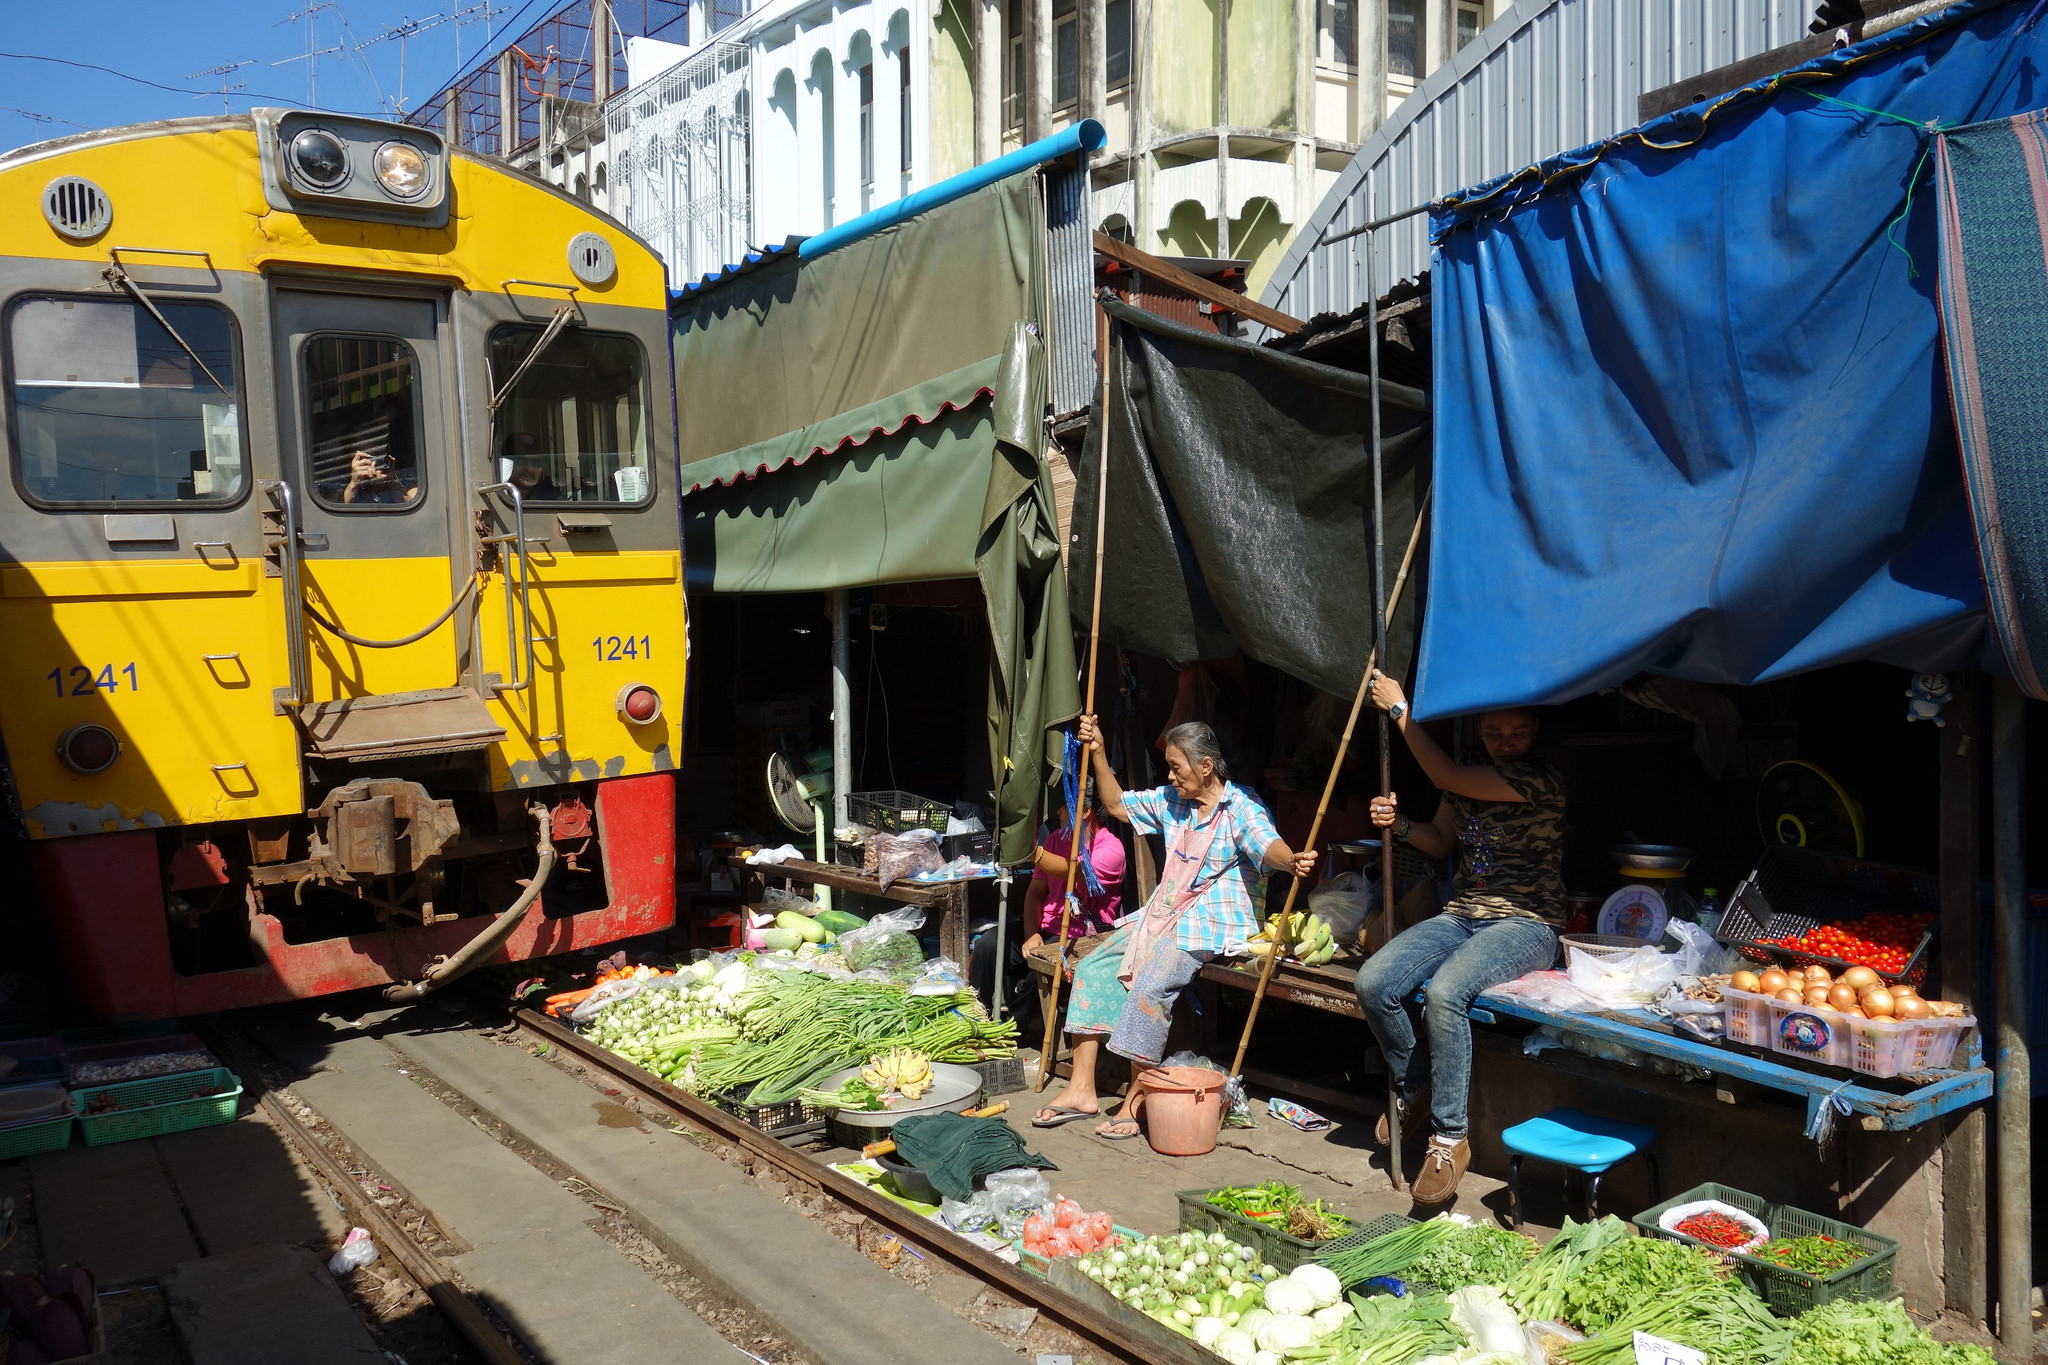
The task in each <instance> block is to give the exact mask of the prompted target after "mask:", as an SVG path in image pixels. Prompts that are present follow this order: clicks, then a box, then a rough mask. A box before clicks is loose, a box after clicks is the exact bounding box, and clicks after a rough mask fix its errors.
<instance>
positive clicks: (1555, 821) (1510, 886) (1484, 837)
mask: <svg viewBox="0 0 2048 1365" xmlns="http://www.w3.org/2000/svg"><path fill="white" fill-rule="evenodd" d="M1495 771H1496V772H1498V773H1499V774H1500V776H1501V780H1502V781H1503V782H1506V783H1507V784H1508V785H1509V786H1510V787H1512V788H1514V789H1515V790H1516V791H1517V792H1520V793H1521V794H1522V797H1523V798H1524V799H1523V800H1521V801H1475V800H1473V799H1472V798H1471V797H1469V796H1456V795H1453V794H1451V793H1449V792H1446V793H1445V794H1444V800H1446V801H1448V802H1450V805H1451V834H1452V836H1453V837H1454V838H1456V839H1457V841H1458V845H1459V847H1458V866H1457V870H1456V871H1455V872H1454V873H1453V874H1452V878H1451V888H1452V892H1453V895H1452V898H1451V903H1450V904H1449V905H1447V906H1445V907H1444V908H1445V909H1447V910H1449V911H1451V912H1452V913H1454V914H1459V915H1468V916H1470V917H1471V918H1473V919H1501V918H1505V917H1506V916H1509V915H1520V916H1523V917H1525V918H1528V919H1539V920H1542V921H1543V922H1544V923H1546V924H1551V925H1561V924H1563V923H1564V914H1565V904H1564V774H1563V773H1561V772H1559V771H1558V770H1557V765H1556V764H1554V763H1552V762H1551V761H1550V760H1549V759H1547V758H1537V757H1529V758H1520V759H1516V760H1515V761H1514V762H1512V763H1503V764H1501V765H1500V766H1499V767H1498V768H1496V769H1495Z"/></svg>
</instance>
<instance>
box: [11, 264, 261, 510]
mask: <svg viewBox="0 0 2048 1365" xmlns="http://www.w3.org/2000/svg"><path fill="white" fill-rule="evenodd" d="M158 306H159V307H160V308H161V309H162V310H163V315H164V319H165V320H166V321H168V322H169V323H170V324H171V326H172V328H174V329H176V332H177V336H178V337H182V338H183V339H184V341H185V344H186V345H189V346H190V347H191V348H192V351H191V352H188V351H187V350H186V349H185V346H181V345H179V344H178V339H177V337H173V336H172V335H171V333H170V332H167V331H165V330H164V327H163V325H162V324H161V323H159V322H158V321H157V320H156V319H155V318H154V317H151V316H150V314H149V312H148V311H147V310H146V309H144V308H142V307H141V306H140V305H138V304H135V303H131V302H127V301H125V300H121V299H104V298H97V299H95V298H64V297H61V296H34V297H30V298H25V299H23V300H21V301H20V302H18V303H17V304H15V306H14V307H13V309H11V310H10V311H9V313H8V317H7V328H6V332H7V371H8V375H9V379H10V381H11V382H10V388H11V389H12V393H11V394H10V400H11V403H10V406H11V410H12V415H13V419H14V458H15V469H16V473H17V476H18V478H19V480H20V486H21V489H22V491H23V492H24V493H25V494H27V496H28V497H29V499H30V500H31V501H34V502H41V503H69V504H80V503H100V504H104V503H116V502H118V503H149V502H160V503H189V502H211V503H229V502H234V501H236V500H238V499H239V498H240V497H241V496H242V494H243V492H244V490H245V488H246V486H247V484H248V463H247V456H246V454H245V452H244V449H243V441H242V419H241V404H240V402H239V399H238V393H237V390H238V389H239V387H240V378H239V367H238V365H237V360H238V358H239V354H240V349H241V348H240V346H239V344H238V341H237V338H236V335H235V323H234V319H233V317H232V316H230V315H229V313H228V312H227V310H226V309H224V308H220V307H217V306H216V305H214V304H211V303H174V302H165V303H162V304H159V305H158ZM193 352H196V353H197V357H198V363H195V362H194V358H193V354H192V353H193Z"/></svg>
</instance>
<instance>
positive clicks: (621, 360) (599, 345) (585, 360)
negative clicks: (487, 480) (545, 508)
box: [491, 325, 654, 503]
mask: <svg viewBox="0 0 2048 1365" xmlns="http://www.w3.org/2000/svg"><path fill="white" fill-rule="evenodd" d="M542 330H543V329H542V328H539V327H531V326H524V325H520V326H509V327H500V328H498V329H497V330H496V331H494V332H492V333H491V374H492V376H493V378H492V381H491V382H492V384H493V385H494V386H495V385H497V384H500V383H503V382H504V381H503V380H502V379H500V378H498V376H501V375H510V374H512V373H513V372H515V371H516V370H518V369H519V367H520V365H521V364H522V363H523V362H524V361H525V360H526V359H527V357H528V356H529V355H530V354H531V353H532V351H533V348H534V345H535V343H537V342H538V341H539V340H540V339H541V333H542ZM646 374H647V365H646V358H645V353H644V352H643V351H642V350H641V349H640V343H639V342H637V341H635V340H634V339H633V338H631V337H628V336H619V335H616V334H610V333H605V332H587V331H584V330H583V329H581V328H572V329H570V330H568V331H565V332H563V333H561V334H560V335H558V336H557V337H556V338H555V339H554V340H553V341H551V342H549V343H548V344H547V347H546V348H545V349H544V350H542V351H541V352H540V354H539V355H537V356H534V357H533V363H532V364H531V365H528V366H527V367H526V372H525V373H524V374H521V375H520V376H519V380H518V382H517V383H515V384H514V385H513V386H512V392H511V393H510V394H508V395H507V396H506V398H505V402H504V404H503V406H501V407H500V408H499V409H498V425H497V431H498V438H497V440H498V445H497V457H498V460H499V471H498V477H499V478H501V479H505V480H507V481H509V482H511V483H512V484H514V485H515V486H517V487H518V489H519V495H520V497H521V499H522V500H524V501H526V502H609V503H644V502H646V501H647V500H648V499H649V498H652V497H653V496H654V468H653V462H652V460H651V458H650V455H649V449H648V434H647V403H646V387H647V381H646Z"/></svg>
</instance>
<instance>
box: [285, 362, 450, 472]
mask: <svg viewBox="0 0 2048 1365" xmlns="http://www.w3.org/2000/svg"><path fill="white" fill-rule="evenodd" d="M300 366H301V368H302V369H303V370H304V372H305V381H306V423H307V433H306V450H307V452H308V455H307V459H308V463H309V464H310V465H311V469H310V471H309V477H310V481H311V483H312V485H313V496H314V497H315V498H317V499H318V500H319V502H320V505H321V506H323V507H326V508H329V509H331V510H335V511H347V512H374V511H391V510H397V509H403V508H407V507H416V506H418V505H419V498H420V488H421V486H422V477H423V476H422V473H421V470H420V451H419V431H420V416H419V366H418V364H417V363H416V362H415V360H414V358H413V353H412V348H411V347H410V346H408V345H406V344H405V343H404V342H403V341H400V340H398V339H397V338H395V337H380V336H316V337H311V338H308V339H307V341H306V349H305V351H304V352H303V353H302V358H301V360H300Z"/></svg>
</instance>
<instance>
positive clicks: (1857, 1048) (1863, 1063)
mask: <svg viewBox="0 0 2048 1365" xmlns="http://www.w3.org/2000/svg"><path fill="white" fill-rule="evenodd" d="M1976 1026H1977V1020H1976V1018H1975V1016H1973V1015H1967V1014H1966V1015H1963V1016H1962V1017H1961V1018H1958V1019H1858V1018H1856V1017H1855V1016H1854V1015H1850V1016H1849V1065H1850V1067H1851V1068H1852V1069H1854V1070H1857V1071H1861V1072H1863V1073H1865V1074H1866V1075H1871V1076H1897V1075H1900V1074H1902V1073H1904V1072H1908V1071H1943V1070H1946V1069H1947V1068H1948V1066H1949V1064H1950V1063H1951V1062H1953V1061H1954V1060H1955V1056H1956V1044H1957V1043H1959V1042H1961V1041H1962V1037H1963V1034H1964V1033H1965V1032H1966V1031H1967V1030H1969V1029H1973V1028H1975V1027H1976Z"/></svg>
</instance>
